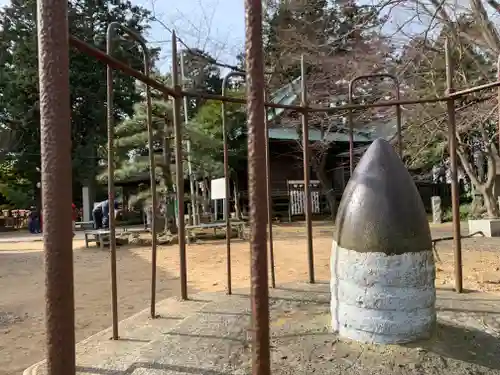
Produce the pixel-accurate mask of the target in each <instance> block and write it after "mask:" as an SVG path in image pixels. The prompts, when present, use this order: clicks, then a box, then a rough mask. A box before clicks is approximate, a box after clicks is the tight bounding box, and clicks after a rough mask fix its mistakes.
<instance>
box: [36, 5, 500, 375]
mask: <svg viewBox="0 0 500 375" xmlns="http://www.w3.org/2000/svg"><path fill="white" fill-rule="evenodd" d="M38 9H39V17H38V46H39V56H40V59H39V72H40V118H41V139H42V140H41V142H42V152H41V153H42V191H43V215H44V218H45V222H44V247H45V267H46V305H47V318H46V325H47V343H48V344H47V345H48V347H47V349H48V350H47V364H48V371H49V374H51V375H69V374H74V373H75V349H74V346H75V336H74V295H73V259H72V251H71V250H72V236H71V233H72V231H71V210H70V203H71V194H70V191H69V190H68V189H67V186H71V183H70V182H71V154H70V152H69V147H67V145H68V144H69V143H70V142H71V134H70V130H69V126H68V124H69V121H70V111H69V108H70V105H69V97H70V96H69V75H68V70H69V60H68V40H69V44H70V45H71V46H72V47H74V48H76V49H78V50H80V51H81V52H83V53H86V54H88V55H90V56H93V57H95V58H96V59H97V60H99V61H101V62H103V63H105V64H107V66H108V147H109V151H110V152H109V153H108V167H109V168H110V170H109V182H108V183H109V185H108V190H109V191H108V193H109V199H110V201H111V202H112V199H114V190H113V189H114V186H113V173H112V172H113V158H112V155H113V154H114V149H113V147H114V144H113V131H112V126H113V119H112V86H111V79H112V73H111V71H112V69H118V70H121V71H122V72H123V73H125V74H128V75H130V76H132V77H134V78H136V79H138V80H140V81H142V82H143V83H145V84H146V85H147V86H148V89H147V90H148V91H147V92H148V93H149V90H150V89H151V88H154V89H156V90H158V91H160V92H161V93H163V95H164V96H165V98H169V99H172V100H173V102H174V116H173V117H174V128H175V138H176V141H175V145H176V172H177V173H176V175H177V176H176V178H177V180H176V185H177V198H178V205H179V210H178V215H179V220H178V223H179V255H180V260H181V262H180V268H181V269H180V274H181V296H182V298H183V299H187V298H188V295H187V267H186V248H185V247H186V244H185V238H184V193H183V190H184V184H183V182H184V180H183V176H184V174H183V168H182V167H183V161H182V160H183V159H182V154H181V152H182V151H181V150H182V147H181V142H182V128H181V122H182V119H181V116H180V106H181V101H182V98H183V97H184V96H190V97H198V98H203V99H210V100H218V101H222V102H232V103H241V104H246V105H247V114H248V165H249V171H248V172H249V198H250V208H251V209H250V244H251V259H252V260H251V272H252V276H251V280H252V284H251V291H252V292H251V301H252V315H253V319H252V325H253V326H252V330H253V334H252V340H253V345H252V350H253V353H254V356H253V358H254V363H253V374H255V375H257V374H259V375H268V374H269V373H270V354H269V302H268V265H267V226H266V223H267V221H268V218H269V216H268V215H269V211H268V210H269V209H270V206H271V205H270V204H269V197H268V196H267V194H268V193H267V192H266V190H269V189H268V188H267V187H266V184H265V183H264V181H266V175H267V176H268V172H267V173H266V171H267V168H266V158H265V157H264V155H266V152H267V150H266V145H267V143H266V140H267V137H266V133H265V132H266V131H267V130H266V127H264V126H262V124H264V123H265V108H266V107H267V108H282V109H286V110H295V111H298V112H300V113H301V114H302V129H303V140H302V142H303V146H304V150H303V151H304V168H305V170H304V176H305V179H306V181H305V186H306V187H308V186H309V184H308V181H307V179H308V172H307V170H308V159H309V154H308V139H307V135H308V131H307V130H308V114H309V113H313V112H325V113H337V112H340V111H346V110H349V111H351V110H355V109H358V110H359V109H366V108H376V107H390V106H396V108H398V107H400V106H402V105H411V104H424V103H437V102H446V103H447V107H448V125H449V138H450V145H449V148H450V155H451V159H452V162H451V168H452V180H453V184H452V191H453V222H454V245H455V262H456V263H455V265H456V267H455V268H456V274H455V289H456V291H457V292H462V272H461V266H462V263H461V262H462V260H461V258H462V256H461V238H460V221H459V215H458V209H459V206H458V205H459V202H458V190H457V186H458V184H457V160H456V139H455V126H456V124H455V116H454V113H455V107H454V100H455V99H457V98H459V97H461V96H463V95H467V94H471V93H474V92H477V91H480V90H484V89H491V88H495V87H500V81H496V82H491V83H488V84H485V85H481V86H477V87H472V88H469V89H465V90H461V91H453V85H452V78H451V77H452V76H453V64H452V61H451V56H450V53H449V51H450V45H449V43H447V44H446V58H447V64H446V65H447V69H446V74H447V82H448V92H447V93H446V94H445V95H443V96H441V97H432V98H417V99H406V100H394V101H385V102H378V103H369V104H352V103H350V104H348V105H344V106H338V107H329V108H323V107H315V106H310V105H308V103H307V93H306V90H305V88H306V87H305V77H304V66H305V63H304V61H302V64H301V67H302V77H303V80H302V84H303V90H302V91H303V92H302V102H301V105H280V104H276V103H269V102H265V98H264V91H265V88H264V67H263V53H262V29H261V24H262V22H261V21H262V2H261V1H260V0H246V1H245V9H246V32H247V40H246V51H247V54H246V66H247V71H246V77H247V98H246V99H242V98H236V97H227V96H224V95H215V94H208V93H198V92H192V91H189V90H183V89H182V88H181V86H180V85H179V83H178V78H177V77H178V74H177V58H178V57H177V47H176V45H177V43H176V38H175V34H173V35H172V59H173V64H172V65H173V70H174V71H173V86H174V87H167V86H165V85H163V84H161V83H160V82H158V81H156V80H154V79H153V78H151V77H150V76H149V74H148V73H149V67H148V62H149V59H148V57H147V54H146V51H147V50H146V48H144V46H145V42H144V40H143V39H142V38H140V37H137V36H136V35H135V34H133V33H132V32H130V31H129V30H128V29H124V28H123V27H121V26H120V27H119V28H121V29H123V30H125V31H126V32H127V33H128V34H129V35H130V36H132V38H134V39H135V40H136V41H137V42H139V44H141V46H143V49H144V58H145V60H144V62H145V67H144V73H141V72H139V71H136V70H134V69H132V68H131V67H130V66H128V65H126V64H124V63H122V62H120V61H119V60H117V59H116V58H114V57H112V56H111V53H112V44H113V32H108V54H106V53H104V52H102V51H100V50H98V49H96V48H94V47H92V46H90V45H88V44H86V43H84V42H83V41H81V40H79V39H77V38H75V37H73V36H68V24H67V2H66V1H65V0H38ZM110 28H111V31H114V29H115V28H116V29H118V25H115V26H113V27H111V25H110ZM362 78H369V77H367V76H363V77H358V78H357V79H362ZM395 83H396V86H397V80H395ZM149 105H150V103H149V102H148V107H149ZM148 122H150V114H148ZM399 125H400V124H399ZM399 129H400V126H399ZM148 135H149V142H150V146H151V143H152V142H151V137H152V135H151V124H149V127H148ZM399 144H400V147H401V145H402V141H401V139H399ZM400 152H401V150H400ZM151 155H152V151H151V150H150V163H151V166H150V170H151V176H150V177H151V185H152V186H151V188H152V190H154V186H155V183H156V181H155V176H154V157H151ZM351 156H352V155H351ZM226 158H227V155H226ZM226 176H227V171H226ZM226 190H227V187H226ZM266 196H267V198H268V199H266ZM153 197H154V199H155V194H153ZM306 207H307V208H306V209H307V212H306V226H307V234H308V242H307V243H308V245H307V248H308V249H307V250H308V258H309V281H310V282H314V263H313V242H312V234H311V217H310V195H309V192H307V191H306ZM153 210H154V211H153V212H155V210H156V207H155V206H154V205H153ZM225 211H226V214H227V208H225ZM112 212H113V210H111V211H110V221H111V226H110V229H111V231H112V232H113V231H114V228H115V223H114V217H113V213H112ZM154 217H155V215H153V220H154ZM226 218H229V215H226ZM152 231H153V238H155V237H156V226H155V224H154V222H153V225H152ZM228 235H229V233H228ZM111 237H112V239H111V254H112V261H111V262H112V263H111V267H112V290H113V302H112V308H113V338H115V339H116V338H118V322H117V302H116V296H117V291H116V263H115V262H116V253H115V252H116V247H115V246H116V244H115V243H114V238H113V235H112V236H111ZM228 246H230V245H228ZM228 248H229V247H228ZM152 251H153V258H152V284H151V317H153V318H154V317H155V307H154V305H155V299H156V289H155V285H156V284H155V279H156V243H155V242H154V241H153V244H152ZM229 251H230V250H229ZM228 254H229V255H230V253H228ZM228 264H229V263H228ZM228 270H229V268H228ZM228 276H229V277H230V275H228ZM273 278H274V276H273ZM228 283H230V279H228ZM228 285H229V291H230V284H228Z"/></svg>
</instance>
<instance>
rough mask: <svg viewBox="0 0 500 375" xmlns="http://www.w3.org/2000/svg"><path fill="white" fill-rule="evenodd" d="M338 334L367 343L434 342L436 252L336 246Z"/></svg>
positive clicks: (333, 307)
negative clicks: (389, 252)
mask: <svg viewBox="0 0 500 375" xmlns="http://www.w3.org/2000/svg"><path fill="white" fill-rule="evenodd" d="M331 272H332V278H331V283H330V287H331V293H332V295H331V298H332V299H331V312H332V329H333V331H335V332H338V333H339V335H340V336H341V337H345V338H348V339H351V340H356V341H360V342H364V343H377V344H401V343H407V342H412V341H416V340H419V339H422V338H429V337H430V336H431V334H432V333H433V331H434V327H435V322H436V310H435V301H436V289H435V286H434V280H435V267H434V259H433V254H432V251H420V252H416V253H405V254H400V255H386V254H384V253H380V252H358V251H353V250H348V249H344V248H342V247H340V246H338V245H337V243H336V242H335V241H333V248H332V258H331Z"/></svg>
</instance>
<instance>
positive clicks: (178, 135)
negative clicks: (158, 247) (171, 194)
mask: <svg viewBox="0 0 500 375" xmlns="http://www.w3.org/2000/svg"><path fill="white" fill-rule="evenodd" d="M178 62H179V61H178V57H177V36H176V34H175V31H174V32H172V83H173V85H174V89H175V96H174V97H173V102H174V131H175V177H176V186H177V216H178V222H179V224H178V225H179V228H178V230H177V234H178V238H179V259H180V275H181V298H182V299H183V300H187V299H188V292H187V264H186V234H185V226H184V224H185V223H184V163H183V157H182V154H183V152H182V128H181V123H182V117H181V104H182V94H181V93H182V88H181V86H180V85H179V67H178Z"/></svg>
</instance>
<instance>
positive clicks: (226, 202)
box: [221, 71, 276, 294]
mask: <svg viewBox="0 0 500 375" xmlns="http://www.w3.org/2000/svg"><path fill="white" fill-rule="evenodd" d="M233 77H242V78H246V74H245V73H242V72H238V71H232V72H229V73H228V74H227V75H226V76H225V77H224V79H223V80H222V96H225V95H226V90H227V86H228V83H229V80H230V79H231V78H233ZM264 98H265V95H264ZM264 112H265V111H264ZM221 115H222V136H223V142H224V183H225V190H226V191H225V195H226V199H225V200H224V217H225V221H226V264H227V271H226V272H227V287H226V288H227V289H226V291H227V294H232V277H231V236H230V235H231V218H230V215H229V211H230V210H229V196H230V190H231V189H230V186H229V185H230V184H229V181H230V177H229V152H228V139H227V113H226V103H225V102H224V101H223V102H222V103H221ZM264 124H265V128H266V181H267V202H268V203H267V204H268V207H267V217H268V230H269V241H270V246H269V261H270V263H271V286H272V287H273V288H276V276H275V267H274V249H273V238H272V231H273V228H272V225H273V222H272V199H271V181H270V173H271V172H270V160H269V137H268V131H269V130H268V122H267V116H266V114H265V113H264ZM234 198H235V199H237V197H234Z"/></svg>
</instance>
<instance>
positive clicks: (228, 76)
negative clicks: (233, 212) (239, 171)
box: [221, 72, 245, 294]
mask: <svg viewBox="0 0 500 375" xmlns="http://www.w3.org/2000/svg"><path fill="white" fill-rule="evenodd" d="M232 77H243V78H244V77H245V74H244V73H240V72H229V73H228V74H226V76H225V77H224V79H223V80H222V96H224V95H226V89H227V85H228V83H229V79H231V78H232ZM221 116H222V139H223V143H224V146H223V148H224V188H225V195H226V199H224V218H225V221H226V272H227V287H226V288H227V290H226V291H227V294H231V293H232V286H231V284H232V281H231V280H232V279H231V233H232V230H231V218H230V217H229V216H230V215H229V197H230V196H231V191H230V187H229V179H230V177H229V150H228V144H227V142H228V140H227V114H226V103H225V102H222V104H221ZM234 199H237V197H234Z"/></svg>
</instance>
